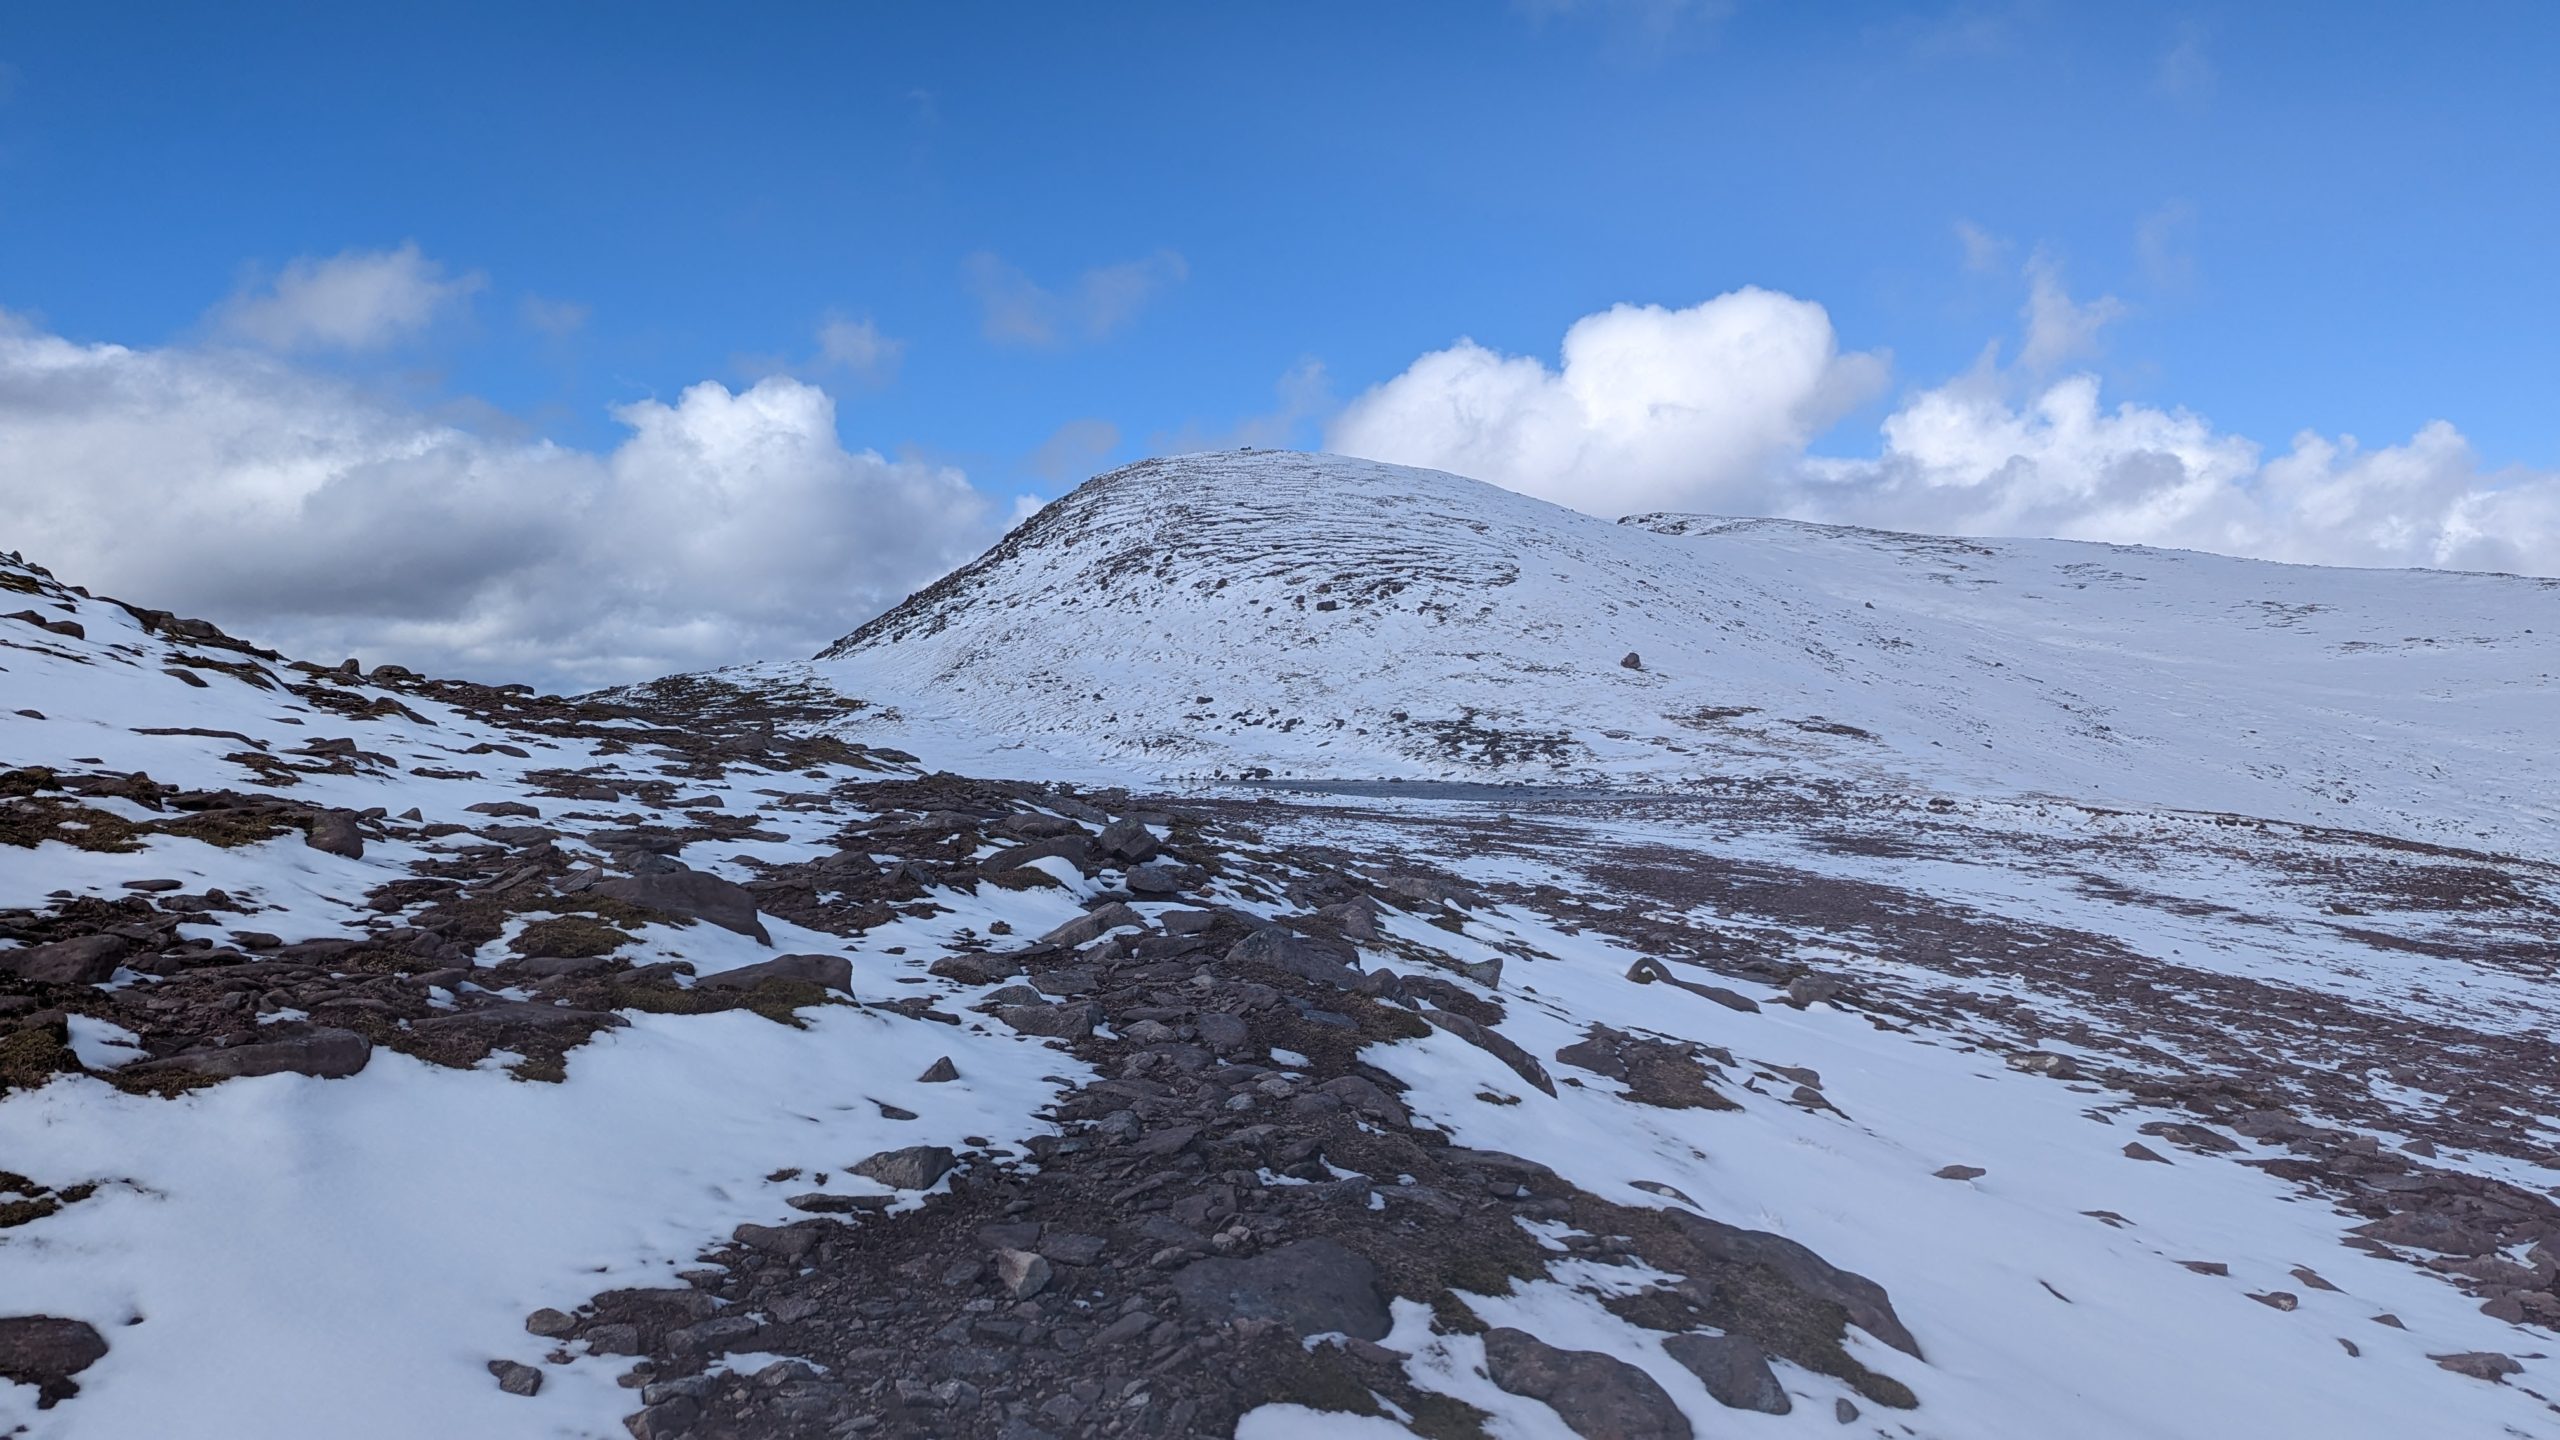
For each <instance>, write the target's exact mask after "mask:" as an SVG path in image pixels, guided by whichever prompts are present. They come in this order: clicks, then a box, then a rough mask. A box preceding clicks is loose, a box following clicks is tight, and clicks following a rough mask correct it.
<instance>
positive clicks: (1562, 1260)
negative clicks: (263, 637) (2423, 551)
mask: <svg viewBox="0 0 2560 1440" xmlns="http://www.w3.org/2000/svg"><path fill="white" fill-rule="evenodd" d="M1327 587H1329V588H1327ZM143 598H145V599H147V598H148V597H143ZM0 603H5V605H6V606H16V607H22V608H19V609H17V610H16V612H15V613H8V614H0V1434H5V1435H11V1436H17V1435H25V1436H28V1437H30V1440H127V1437H131V1440H161V1437H165V1436H172V1435H185V1436H192V1435H206V1436H224V1437H227V1436H231V1435H248V1434H256V1435H260V1436H272V1437H276V1440H339V1437H344V1436H350V1435H363V1436H368V1437H416V1440H429V1437H434V1440H442V1437H447V1436H453V1435H472V1436H492V1437H510V1440H512V1437H528V1440H598V1437H611V1436H614V1435H617V1434H623V1435H629V1436H631V1437H633V1440H678V1437H682V1440H750V1437H751V1440H856V1437H861V1440H881V1437H901V1440H903V1437H934V1440H1069V1437H1073V1440H1229V1437H1243V1440H1336V1437H1350V1440H1373V1437H1375V1440H1385V1437H1393V1436H1413V1435H1418V1436H1423V1437H1428V1440H1701V1437H1712V1436H1725V1435H1767V1436H1778V1435H1783V1434H1799V1435H1823V1436H1832V1435H1841V1436H1852V1437H1858V1440H2047V1437H2052V1436H2057V1435H2071V1436H2088V1437H2093V1440H2188V1437H2195V1436H2207V1435H2216V1436H2218V1435H2226V1434H2248V1435H2318V1436H2324V1437H2350V1440H2406V1437H2410V1436H2418V1435H2425V1436H2429V1437H2433V1436H2439V1435H2441V1436H2461V1437H2469V1436H2474V1435H2477V1436H2483V1437H2489V1436H2503V1437H2531V1440H2560V1388H2555V1386H2554V1384H2553V1378H2552V1377H2553V1375H2554V1374H2555V1361H2554V1359H2553V1355H2554V1353H2555V1350H2554V1347H2555V1345H2560V1204H2555V1203H2554V1200H2553V1197H2554V1196H2555V1195H2560V1062H2556V1061H2555V1059H2554V1051H2553V1048H2552V1044H2551V1036H2552V1035H2553V1034H2554V1033H2555V1032H2560V865H2555V864H2554V863H2553V861H2552V859H2551V858H2550V850H2549V845H2548V843H2547V842H2548V838H2549V837H2548V835H2547V833H2546V832H2547V829H2548V826H2549V823H2550V821H2551V819H2552V814H2551V809H2550V806H2551V803H2552V800H2551V796H2550V795H2549V793H2548V792H2549V790H2550V788H2551V785H2550V780H2551V775H2552V765H2553V756H2554V750H2555V747H2554V745H2553V742H2552V741H2551V740H2550V738H2549V737H2548V736H2547V735H2545V734H2544V733H2542V730H2541V729H2539V728H2537V722H2538V720H2539V718H2540V717H2539V713H2538V712H2539V709H2541V708H2547V706H2548V704H2549V702H2550V700H2551V698H2552V693H2551V685H2552V680H2551V675H2550V669H2551V651H2550V649H2549V648H2548V640H2547V637H2548V636H2550V635H2551V634H2552V624H2551V620H2550V611H2551V607H2552V606H2553V604H2554V592H2553V591H2552V590H2550V589H2549V588H2548V587H2544V586H2540V585H2536V584H2530V583H2525V582H2517V581H2510V580H2504V579H2499V578H2496V577H2482V576H2458V575H2428V574H2373V573H2364V572H2334V571H2316V570H2301V569H2287V568H2281V567H2269V566H2260V565H2250V564H2246V563H2243V562H2237V561H2227V560H2216V559H2212V558H2210V557H2202V556H2192V555H2168V554H2160V553H2155V552H2140V551H2129V552H2120V551H2113V550H2106V549H2103V548H2095V547H2086V546H2068V545H2031V544H1999V545H1973V544H1969V543H1965V542H1953V541H1938V540H1922V539H1915V538H1913V537H1905V536H1888V535H1875V534H1868V533H1862V532H1841V531H1823V530H1814V529H1808V528H1806V527H1801V526H1791V525H1775V524H1768V523H1761V522H1730V521H1711V520H1699V519H1694V518H1691V519H1680V518H1665V517H1652V518H1648V519H1646V520H1643V521H1641V522H1638V523H1631V524H1626V525H1607V524H1601V523H1598V522H1594V521H1590V520H1587V519H1583V518H1580V517H1576V516H1572V515H1567V514H1564V513H1563V512H1559V511H1555V510H1552V509H1550V508H1548V507H1545V506H1542V505H1539V504H1537V503H1535V502H1531V501H1527V500H1522V499H1519V498H1517V497H1515V496H1511V495H1508V494H1506V493H1504V492H1499V491H1493V490H1488V489H1486V488H1484V487H1481V486H1476V485H1472V484H1470V483H1468V482H1465V481H1459V480H1454V479H1452V478H1450V477H1447V476H1442V475H1434V474H1429V473H1425V472H1416V471H1398V470H1390V469H1386V468H1383V467H1375V466H1360V465H1351V464H1347V463H1344V462H1337V461H1330V460H1316V459H1310V458H1306V457H1294V456H1241V457H1201V458H1194V459H1189V460H1182V461H1172V462H1162V463H1161V464H1158V465H1155V466H1146V467H1138V468H1137V469H1135V470H1132V471H1128V472H1122V473H1121V474H1120V475H1118V476H1114V477H1107V478H1106V479H1104V480H1102V481H1097V482H1095V483H1094V484H1093V485H1091V486H1088V487H1086V488H1085V489H1084V490H1081V491H1079V492H1078V493H1077V494H1076V495H1074V496H1072V497H1070V498H1068V499H1067V500H1065V501H1062V502H1060V504H1059V505H1058V506H1056V507H1053V508H1052V509H1051V510H1050V511H1048V512H1046V513H1045V514H1044V515H1042V516H1041V517H1040V518H1038V519H1037V520H1035V521H1033V522H1032V523H1031V524H1029V525H1028V526H1026V527H1024V528H1023V529H1022V530H1020V531H1018V532H1016V534H1015V535H1014V536H1012V537H1011V538H1010V539H1009V540H1008V541H1007V542H1006V543H1005V545H1004V546H1002V547H1000V548H999V549H998V550H997V551H996V552H994V553H993V554H991V555H990V556H989V557H988V558H987V559H986V560H984V561H982V562H980V563H979V564H978V565H976V566H973V567H971V568H970V569H968V570H965V571H963V572H960V573H959V574H957V575H955V576H954V577H953V578H952V579H951V580H949V581H947V582H945V583H944V584H943V585H940V586H937V587H936V588H935V589H934V590H932V591H930V592H927V593H926V594H924V595H921V596H918V597H916V598H915V599H914V600H912V601H911V602H910V603H909V604H907V605H906V606H903V607H901V608H900V609H899V610H898V611H896V612H893V613H892V614H890V615H889V616H886V617H884V618H883V619H881V620H880V621H878V622H875V623H874V624H872V625H869V626H866V627H865V628H864V629H863V630H862V631H861V632H858V633H857V634H856V635H855V636H853V637H851V638H850V639H848V641H847V642H846V643H845V644H844V645H843V646H841V647H839V649H838V652H837V653H836V654H835V655H834V656H833V657H832V658H828V659H825V660H822V661H819V662H815V663H814V664H813V663H808V662H794V663H776V664H769V665H763V666H755V667H747V668H743V669H740V670H736V671H732V672H726V673H725V674H723V675H720V676H710V677H704V676H689V677H688V676H680V677H673V678H671V679H669V680H666V681H661V682H658V683H655V684H652V685H647V686H640V687H634V688H633V689H631V690H628V691H626V692H621V693H618V694H615V695H613V696H609V697H586V698H584V699H576V700H571V699H562V698H559V697H551V696H538V695H533V694H530V693H528V692H525V691H523V690H522V689H521V688H513V689H509V688H492V687H487V686H480V685H472V684H464V683H459V682H445V681H439V680H435V679H432V678H428V677H422V676H417V675H413V674H410V673H407V672H405V671H401V670H398V669H396V668H392V667H377V668H375V669H372V670H366V669H365V668H363V667H362V666H360V665H356V664H353V663H352V662H350V663H348V664H342V665H323V664H309V663H300V662H296V661H294V660H291V659H289V658H287V657H284V656H280V655H276V654H273V653H271V652H267V651H263V650H259V649H257V648H255V647H254V646H251V645H248V644H245V643H243V642H240V641H237V640H233V639H231V638H229V637H227V636H225V635H223V634H222V633H221V632H220V631H219V630H217V629H215V628H214V627H212V626H211V625H208V624H205V623H203V622H199V621H191V620H184V619H180V618H178V617H175V616H171V615H167V614H164V613H161V612H158V611H153V610H149V609H143V608H137V607H134V606H128V605H125V604H122V603H120V602H117V601H112V600H107V599H103V598H100V597H96V596H93V595H90V594H88V593H87V592H85V591H81V590H78V589H76V588H73V587H71V586H68V585H66V584H64V583H63V582H62V581H60V580H57V579H55V578H54V577H52V576H51V575H48V574H46V573H45V572H43V571H41V570H39V569H37V568H36V567H34V566H33V565H30V564H25V563H22V562H19V561H17V560H16V558H15V557H11V556H0ZM1327 605H1330V606H1332V607H1333V608H1330V609H1327V608H1324V607H1326V606H1327ZM1870 606H1872V607H1873V608H1869V607H1870ZM1629 651H1634V652H1637V654H1638V655H1639V656H1640V667H1641V668H1634V667H1627V666H1622V665H1621V664H1620V663H1619V662H1620V659H1621V658H1622V657H1623V656H1624V655H1626V654H1627V652H1629ZM1399 716H1401V718H1399ZM1337 721H1338V722H1339V723H1338V724H1336V723H1334V722H1337ZM1986 742H1987V743H1986ZM893 746H894V747H899V748H891V747H893ZM909 752H915V753H909ZM919 755H920V756H921V757H922V758H921V759H919V758H918V756H919ZM935 767H947V769H948V770H950V771H956V772H958V773H935ZM1251 769H1269V770H1272V771H1275V772H1284V773H1288V774H1293V775H1309V774H1321V775H1333V776H1370V775H1378V774H1393V775H1402V776H1406V777H1431V776H1453V777H1474V778H1482V777H1486V776H1490V777H1493V778H1498V779H1535V780H1552V779H1557V778H1563V779H1573V780H1583V779H1596V780H1600V781H1606V782H1610V783H1608V784H1604V785H1598V786H1583V787H1578V788H1572V787H1556V786H1537V785H1532V786H1519V787H1497V786H1483V785H1431V784H1417V783H1405V784H1399V785H1393V786H1385V785H1380V786H1368V787H1360V786H1335V787H1331V788H1329V789H1315V790H1307V789H1299V790H1290V789H1286V788H1274V787H1256V788H1252V789H1245V788H1242V787H1238V786H1235V785H1232V784H1228V783H1224V782H1220V781H1216V780H1212V779H1183V780H1167V779H1164V778H1162V777H1167V776H1207V775H1213V774H1215V773H1217V772H1224V773H1226V774H1228V775H1233V774H1236V773H1238V772H1241V771H1246V770H1251ZM1061 781H1072V782H1074V783H1073V784H1064V783H1060V782H1061ZM2350 791H2351V792H2352V794H2350V793H2349V792H2350ZM2056 796H2062V797H2068V798H2055V797H2056ZM2092 802H2097V803H2092ZM2235 812H2236V813H2235Z"/></svg>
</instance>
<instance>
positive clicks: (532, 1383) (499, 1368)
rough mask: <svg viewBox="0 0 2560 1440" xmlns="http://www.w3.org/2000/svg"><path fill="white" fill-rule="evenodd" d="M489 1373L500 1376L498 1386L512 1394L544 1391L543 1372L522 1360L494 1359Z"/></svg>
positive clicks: (532, 1393) (534, 1393)
mask: <svg viewBox="0 0 2560 1440" xmlns="http://www.w3.org/2000/svg"><path fill="white" fill-rule="evenodd" d="M489 1373H490V1374H492V1375H495V1376H497V1377H498V1388H499V1389H501V1390H504V1391H506V1392H507V1393H508V1394H510V1395H539V1394H541V1393H542V1372H541V1371H539V1370H537V1369H535V1368H533V1367H532V1366H530V1365H527V1364H525V1363H524V1362H523V1361H520V1360H492V1361H490V1362H489Z"/></svg>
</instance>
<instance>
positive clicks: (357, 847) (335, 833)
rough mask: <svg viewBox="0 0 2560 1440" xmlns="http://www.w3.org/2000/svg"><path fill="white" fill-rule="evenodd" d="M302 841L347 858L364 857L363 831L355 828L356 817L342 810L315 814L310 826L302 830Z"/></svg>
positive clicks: (357, 858) (312, 846)
mask: <svg viewBox="0 0 2560 1440" xmlns="http://www.w3.org/2000/svg"><path fill="white" fill-rule="evenodd" d="M302 843H304V844H305V845H308V846H310V847H311V848H312V849H314V850H318V851H321V852H323V853H325V854H330V855H341V856H344V857H346V858H347V859H349V860H361V859H363V858H364V831H362V830H360V829H358V828H356V817H355V816H353V815H350V814H348V813H347V812H346V811H344V810H331V811H328V812H326V813H325V814H322V815H319V816H316V817H314V818H313V820H312V822H311V828H310V829H309V830H307V831H305V832H303V836H302Z"/></svg>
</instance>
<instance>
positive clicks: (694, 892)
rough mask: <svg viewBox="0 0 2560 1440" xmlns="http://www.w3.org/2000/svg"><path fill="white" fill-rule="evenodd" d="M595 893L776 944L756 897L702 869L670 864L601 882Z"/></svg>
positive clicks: (598, 883) (744, 888) (739, 886)
mask: <svg viewBox="0 0 2560 1440" xmlns="http://www.w3.org/2000/svg"><path fill="white" fill-rule="evenodd" d="M595 893H596V894H598V895H603V896H606V897H608V898H610V899H614V900H626V901H629V902H630V903H631V904H634V905H637V906H640V907H641V908H643V909H647V910H656V911H660V912H663V913H665V914H669V915H682V916H686V917H687V918H690V919H694V920H700V921H703V922H705V923H707V924H712V925H717V926H719V927H720V928H721V929H723V930H734V931H736V932H737V933H739V934H741V935H746V936H750V937H752V938H754V939H755V940H757V941H758V942H760V943H762V944H766V945H770V944H772V943H773V937H772V936H771V935H768V934H766V933H765V928H764V922H763V921H762V920H760V919H758V918H757V917H756V897H755V896H753V895H751V894H749V893H748V892H747V889H746V887H745V886H743V885H734V884H731V883H730V882H729V881H726V880H723V879H721V878H720V877H719V876H717V875H713V874H709V873H707V872H704V871H701V870H694V869H690V868H687V867H686V866H683V865H675V864H670V865H669V866H668V867H667V868H665V869H656V870H651V871H650V872H649V873H647V874H643V875H626V876H623V877H621V878H620V879H615V880H602V881H598V882H597V884H596V887H595Z"/></svg>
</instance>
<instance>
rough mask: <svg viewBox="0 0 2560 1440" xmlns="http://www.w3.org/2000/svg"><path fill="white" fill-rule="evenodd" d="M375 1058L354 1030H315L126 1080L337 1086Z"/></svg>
mask: <svg viewBox="0 0 2560 1440" xmlns="http://www.w3.org/2000/svg"><path fill="white" fill-rule="evenodd" d="M372 1058H373V1042H372V1041H371V1040H368V1039H366V1038H365V1037H364V1036H362V1035H359V1034H357V1033H356V1032H355V1031H353V1030H329V1029H321V1030H314V1031H312V1032H311V1033H310V1034H308V1035H297V1036H294V1037H293V1038H291V1039H286V1040H265V1041H260V1042H258V1043H256V1044H252V1045H232V1046H227V1047H225V1048H222V1049H218V1050H190V1051H188V1052H186V1053H185V1054H183V1055H172V1056H170V1057H168V1058H167V1059H165V1060H149V1061H145V1062H143V1063H141V1064H138V1065H133V1066H129V1067H127V1069H126V1072H125V1073H127V1074H131V1075H143V1074H168V1073H180V1074H188V1075H205V1076H211V1077H214V1078H217V1079H228V1078H232V1077H237V1076H250V1075H310V1076H315V1077H317V1078H320V1079H323V1080H339V1079H344V1078H345V1077H347V1076H349V1075H353V1074H355V1073H356V1072H357V1071H359V1070H362V1069H363V1068H364V1067H365V1062H366V1061H368V1060H371V1059H372Z"/></svg>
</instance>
